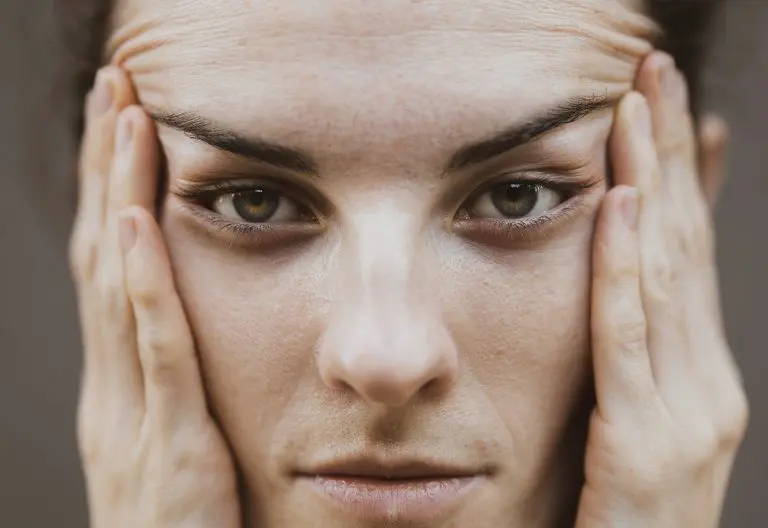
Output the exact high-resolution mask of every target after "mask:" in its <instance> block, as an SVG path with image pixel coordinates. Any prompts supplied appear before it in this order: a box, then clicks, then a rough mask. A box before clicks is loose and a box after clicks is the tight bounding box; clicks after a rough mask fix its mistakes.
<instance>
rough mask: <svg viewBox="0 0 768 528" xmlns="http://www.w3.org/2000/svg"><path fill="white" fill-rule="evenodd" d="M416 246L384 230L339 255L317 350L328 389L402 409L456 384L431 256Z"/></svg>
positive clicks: (451, 345)
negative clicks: (333, 290)
mask: <svg viewBox="0 0 768 528" xmlns="http://www.w3.org/2000/svg"><path fill="white" fill-rule="evenodd" d="M390 226H391V223H390ZM413 247H414V246H410V248H409V247H407V246H405V244H403V243H402V239H399V240H397V241H395V240H392V238H390V237H387V236H385V235H384V234H379V235H378V236H366V237H362V240H358V242H357V243H356V244H355V245H354V246H353V247H352V248H347V251H343V254H342V255H340V261H341V262H340V266H339V270H338V273H339V274H340V276H339V280H338V284H339V286H338V288H337V290H336V293H335V297H336V298H335V299H333V301H332V305H331V313H330V316H329V322H328V325H327V327H326V330H325V333H324V335H323V336H322V338H321V340H320V343H319V347H318V353H317V364H318V369H319V371H320V376H321V378H322V379H323V381H324V382H325V384H326V385H327V386H329V387H331V388H334V389H342V390H347V391H350V392H352V393H354V394H356V395H357V396H358V397H360V398H362V399H364V400H365V401H367V402H369V403H371V404H382V405H384V406H386V407H392V408H397V407H403V406H406V405H408V404H409V403H410V402H413V401H414V400H416V399H417V398H418V397H419V396H420V395H421V396H422V397H427V395H431V396H432V397H435V396H436V395H439V394H443V393H445V391H447V389H448V388H449V387H451V386H452V385H453V383H454V381H455V379H456V375H457V365H458V354H457V350H456V347H455V344H454V342H453V339H452V338H451V335H450V332H449V331H448V329H447V327H446V325H445V323H444V322H443V318H442V317H441V316H440V312H441V311H440V309H439V303H438V302H437V301H436V295H434V292H431V293H432V295H430V286H429V285H430V284H433V283H434V280H433V278H432V279H431V278H430V277H429V270H428V269H425V268H426V267H427V266H428V263H427V262H428V259H427V258H426V257H425V256H424V255H423V254H419V252H418V251H415V250H414V249H412V248H413Z"/></svg>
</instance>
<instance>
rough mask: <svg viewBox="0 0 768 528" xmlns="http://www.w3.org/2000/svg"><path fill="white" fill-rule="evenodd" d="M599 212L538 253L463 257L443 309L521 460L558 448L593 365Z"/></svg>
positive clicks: (469, 367)
mask: <svg viewBox="0 0 768 528" xmlns="http://www.w3.org/2000/svg"><path fill="white" fill-rule="evenodd" d="M591 238H592V218H584V219H581V220H579V221H578V222H577V224H576V225H575V226H574V228H573V229H572V230H570V232H569V235H568V236H567V237H564V238H562V239H560V240H559V241H557V242H554V243H553V244H551V245H549V246H548V247H546V248H544V249H542V250H540V251H530V252H526V251H520V252H515V253H508V254H505V255H503V256H501V257H499V258H483V259H478V258H477V257H476V256H475V257H474V258H467V259H466V260H465V261H462V260H459V261H457V263H456V264H455V267H454V268H453V269H451V270H449V271H448V272H447V273H450V276H451V279H450V281H443V283H444V284H449V286H446V290H445V292H444V293H443V295H444V296H446V300H445V301H444V303H443V304H444V306H447V307H449V312H448V314H447V315H446V318H447V319H448V324H449V325H450V326H451V328H452V330H453V335H454V339H455V340H456V344H457V347H458V349H459V350H460V351H461V354H462V356H461V357H462V361H463V362H464V363H465V364H466V369H465V370H466V371H468V372H471V375H472V377H473V378H474V380H475V382H476V384H477V385H478V386H479V387H481V388H482V391H483V393H484V399H486V400H487V401H489V402H492V404H493V405H494V406H495V407H496V409H495V410H496V413H497V415H498V416H499V417H500V418H501V420H502V421H503V422H504V423H505V425H506V428H507V430H508V431H510V433H511V434H512V436H513V441H515V443H516V447H515V452H516V453H517V454H519V455H520V456H519V457H518V456H516V457H515V458H516V463H523V464H525V463H526V462H525V461H526V460H527V461H528V463H534V464H536V463H538V461H542V460H544V459H545V458H546V456H545V454H546V453H547V452H548V451H550V450H551V449H554V443H555V442H557V440H558V439H559V438H560V433H562V428H563V427H564V425H565V424H566V422H567V421H568V418H569V416H570V413H571V412H572V411H573V406H574V405H575V403H576V402H577V401H579V399H580V397H581V395H582V394H583V391H584V390H585V382H586V380H587V379H588V369H589V307H590V284H591V275H590V273H591V258H590V257H591Z"/></svg>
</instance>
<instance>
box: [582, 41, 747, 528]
mask: <svg viewBox="0 0 768 528" xmlns="http://www.w3.org/2000/svg"><path fill="white" fill-rule="evenodd" d="M636 90H637V91H635V92H632V93H630V94H628V95H627V96H626V97H625V98H624V99H623V101H622V102H621V104H620V106H619V109H618V112H617V116H616V122H615V127H614V131H613V135H612V139H611V147H610V148H611V156H612V163H613V169H614V178H615V184H616V186H615V187H614V188H612V189H611V190H610V192H609V193H608V194H607V196H606V198H605V201H604V203H603V207H602V210H601V214H600V218H599V220H598V225H597V231H596V238H595V245H594V256H593V265H594V277H593V291H592V303H593V304H592V340H593V348H592V350H593V361H594V373H595V386H596V394H597V406H596V408H595V410H594V413H593V416H592V421H591V424H590V431H589V441H588V445H587V452H586V460H585V477H586V481H585V485H584V488H583V490H582V494H581V502H580V505H579V512H578V518H577V522H576V526H577V528H592V527H615V526H621V527H623V528H624V527H628V528H634V527H653V528H665V527H669V528H673V527H674V528H680V527H696V528H707V527H716V526H718V525H719V522H720V517H721V513H722V507H723V501H724V499H725V496H726V492H727V488H728V483H729V479H730V473H731V468H732V465H733V461H734V458H735V455H736V452H737V450H738V447H739V445H740V444H741V441H742V439H743V437H744V433H745V431H746V427H747V421H748V406H747V399H746V395H745V392H744V389H743V387H742V383H741V377H740V375H739V373H738V369H737V367H736V364H735V362H734V360H733V358H732V355H731V351H730V349H729V346H728V343H727V340H726V337H725V335H724V329H723V322H722V318H721V313H720V306H719V293H718V286H717V268H716V264H715V255H714V253H715V252H714V233H713V227H712V214H711V210H710V207H709V204H708V202H709V203H710V204H711V203H712V202H713V201H714V197H715V196H716V195H717V191H718V189H719V186H720V184H721V183H722V179H723V165H724V164H723V158H724V154H723V151H724V144H725V129H724V126H723V125H718V124H716V123H715V124H713V123H705V124H704V127H703V129H702V133H701V134H699V135H698V137H697V134H696V133H695V132H694V124H693V120H692V118H691V115H690V111H689V105H688V93H687V92H688V90H687V87H686V83H685V80H684V78H683V76H682V75H681V74H680V73H679V72H678V71H677V69H676V67H675V65H674V62H673V60H672V59H671V57H669V56H668V55H666V54H664V53H660V52H654V53H653V54H651V55H650V56H649V57H648V58H647V59H646V61H645V62H644V64H643V65H642V67H641V70H640V73H639V76H638V79H637V83H636Z"/></svg>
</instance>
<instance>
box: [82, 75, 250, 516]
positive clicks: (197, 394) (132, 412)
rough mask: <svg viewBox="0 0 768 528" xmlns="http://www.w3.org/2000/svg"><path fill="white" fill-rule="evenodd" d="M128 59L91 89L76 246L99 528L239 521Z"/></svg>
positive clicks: (153, 147) (86, 426)
mask: <svg viewBox="0 0 768 528" xmlns="http://www.w3.org/2000/svg"><path fill="white" fill-rule="evenodd" d="M134 101H135V98H134V95H133V91H132V88H131V84H130V81H129V80H128V78H127V76H126V75H125V73H123V72H122V71H121V70H119V69H117V68H114V67H110V68H107V69H105V70H104V71H102V72H100V74H99V76H98V82H97V87H96V89H95V90H94V92H93V93H92V94H91V95H90V96H89V98H88V104H87V111H86V120H87V123H86V132H85V137H84V139H83V148H82V154H81V166H80V198H79V201H80V205H79V210H78V216H77V219H76V222H75V229H74V232H73V236H72V241H71V248H70V258H71V265H72V271H73V275H74V277H75V281H76V283H77V289H78V297H79V304H80V319H81V323H82V328H83V339H84V344H85V358H84V376H83V380H82V392H81V397H80V404H79V408H78V440H79V445H80V450H81V454H82V458H83V464H84V468H85V475H86V481H87V489H88V499H89V508H90V517H91V522H90V525H91V527H93V528H138V527H141V528H174V527H182V526H183V527H184V528H211V527H216V528H238V527H240V525H241V521H240V509H239V504H238V496H237V487H236V478H235V470H234V464H233V461H232V458H231V456H230V454H229V452H228V449H227V446H226V444H225V442H224V439H223V437H222V435H221V434H220V432H219V430H218V429H217V426H216V424H215V423H214V421H213V419H212V418H211V416H210V415H209V413H208V411H207V407H206V400H205V395H204V391H203V385H202V380H201V376H200V371H199V368H198V364H197V358H196V356H195V347H194V343H193V339H192V335H191V332H190V328H189V325H188V323H187V320H186V316H185V314H184V311H183V308H182V304H181V301H180V299H179V297H178V295H177V293H176V291H175V288H174V285H173V278H172V275H171V268H170V262H169V258H168V255H167V252H166V250H165V246H164V244H163V240H162V236H161V232H160V229H159V227H158V225H157V223H156V221H155V219H154V217H153V215H152V214H151V213H150V211H152V210H153V209H154V203H155V197H156V188H157V182H156V179H157V177H158V176H157V175H158V173H159V162H158V160H159V146H158V140H157V134H156V131H155V128H154V124H153V122H152V120H151V119H150V118H149V117H148V116H147V115H146V113H144V111H143V110H142V109H141V108H140V107H138V106H129V105H131V104H132V103H134Z"/></svg>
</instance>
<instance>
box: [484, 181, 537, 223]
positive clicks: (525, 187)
mask: <svg viewBox="0 0 768 528" xmlns="http://www.w3.org/2000/svg"><path fill="white" fill-rule="evenodd" d="M538 199H539V190H538V188H537V187H536V186H535V185H531V184H529V183H507V184H504V185H501V186H499V187H497V188H496V189H494V190H493V192H492V194H491V200H492V201H493V205H494V206H495V207H496V208H497V209H498V210H499V212H500V213H501V214H503V215H504V216H508V217H511V218H520V217H523V216H526V215H529V214H530V213H531V211H533V208H534V207H536V202H537V201H538Z"/></svg>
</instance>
